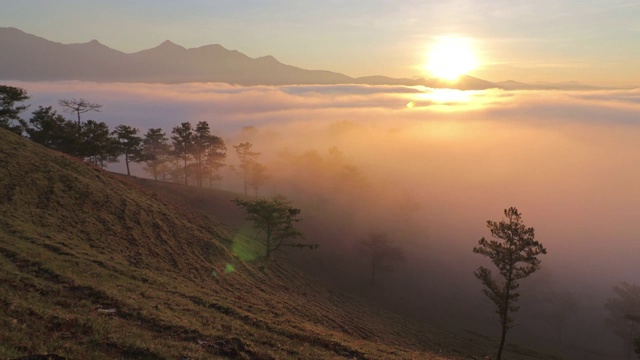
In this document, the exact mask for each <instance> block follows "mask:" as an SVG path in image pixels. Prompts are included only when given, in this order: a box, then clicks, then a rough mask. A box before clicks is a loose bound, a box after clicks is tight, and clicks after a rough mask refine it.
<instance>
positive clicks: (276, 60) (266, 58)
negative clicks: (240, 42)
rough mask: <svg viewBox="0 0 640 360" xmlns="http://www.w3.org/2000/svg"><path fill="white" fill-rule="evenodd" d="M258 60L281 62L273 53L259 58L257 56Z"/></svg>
mask: <svg viewBox="0 0 640 360" xmlns="http://www.w3.org/2000/svg"><path fill="white" fill-rule="evenodd" d="M256 60H258V61H261V62H266V63H278V64H279V63H280V61H278V59H276V58H274V57H273V56H271V55H266V56H260V57H259V58H256Z"/></svg>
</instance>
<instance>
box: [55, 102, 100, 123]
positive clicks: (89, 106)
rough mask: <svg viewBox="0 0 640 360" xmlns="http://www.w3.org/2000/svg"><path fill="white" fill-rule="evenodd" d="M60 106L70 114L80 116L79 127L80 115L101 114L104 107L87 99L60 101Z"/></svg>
mask: <svg viewBox="0 0 640 360" xmlns="http://www.w3.org/2000/svg"><path fill="white" fill-rule="evenodd" d="M58 104H60V106H62V107H63V108H64V111H66V112H70V113H76V115H77V116H78V125H80V115H81V114H84V113H88V112H90V111H95V112H100V108H102V105H100V104H94V103H90V102H88V101H87V100H85V99H82V98H80V99H75V98H74V99H71V100H65V99H63V100H60V101H58Z"/></svg>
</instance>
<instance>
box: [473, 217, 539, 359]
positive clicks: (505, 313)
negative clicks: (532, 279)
mask: <svg viewBox="0 0 640 360" xmlns="http://www.w3.org/2000/svg"><path fill="white" fill-rule="evenodd" d="M504 215H505V217H506V220H501V221H499V222H495V221H491V220H489V221H487V227H488V228H489V231H491V235H492V236H493V237H494V238H496V239H497V240H486V239H485V238H484V237H483V238H482V239H480V241H479V245H480V246H478V247H474V248H473V252H474V253H476V254H481V255H484V256H487V257H488V258H489V259H491V262H492V263H493V264H494V265H495V266H496V267H497V268H498V271H499V273H500V277H502V279H503V281H497V280H496V279H494V277H493V274H492V273H491V270H489V269H487V268H485V267H484V266H481V267H480V268H478V270H476V272H475V276H476V277H477V278H478V279H479V280H480V282H482V284H483V285H484V286H485V287H486V289H483V290H482V292H483V293H484V294H485V295H486V296H487V297H489V299H491V301H492V302H493V303H494V304H495V305H496V308H497V309H496V313H497V314H498V315H499V316H500V327H501V328H502V333H501V336H500V347H499V348H498V355H497V357H496V358H497V359H498V360H501V359H502V351H503V349H504V344H505V339H506V335H507V331H508V330H509V329H510V328H512V327H513V323H514V319H513V318H512V317H511V315H510V314H511V313H513V312H516V311H518V309H519V306H517V305H516V304H515V303H516V302H517V301H518V298H519V297H520V293H519V292H518V291H517V290H518V287H519V286H520V284H519V281H520V280H521V279H524V278H526V277H528V276H529V275H531V274H532V273H534V272H535V271H536V270H538V269H540V259H538V255H540V254H546V253H547V250H546V249H545V248H544V247H543V246H542V244H540V243H539V242H538V241H536V240H535V238H534V229H533V228H532V227H530V228H528V227H526V226H525V225H524V224H523V223H522V215H521V214H520V213H519V212H518V209H516V208H515V207H511V208H509V209H506V210H505V211H504Z"/></svg>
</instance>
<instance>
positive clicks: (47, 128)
mask: <svg viewBox="0 0 640 360" xmlns="http://www.w3.org/2000/svg"><path fill="white" fill-rule="evenodd" d="M24 130H25V132H26V133H27V136H29V139H31V141H33V142H35V143H38V144H41V145H44V146H46V147H48V148H50V149H54V150H58V151H62V152H65V153H67V154H71V155H75V156H81V155H82V154H80V152H79V151H80V149H79V147H80V127H79V126H78V125H77V124H76V123H75V122H74V121H71V120H67V119H65V117H64V116H62V115H59V114H58V113H57V112H56V111H55V110H53V109H52V107H51V106H47V107H42V106H40V107H38V110H35V111H34V112H33V113H32V116H31V118H30V119H29V123H28V124H25V125H24Z"/></svg>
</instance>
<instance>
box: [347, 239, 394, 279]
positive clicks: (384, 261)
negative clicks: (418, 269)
mask: <svg viewBox="0 0 640 360" xmlns="http://www.w3.org/2000/svg"><path fill="white" fill-rule="evenodd" d="M358 245H359V250H360V255H361V256H365V257H367V258H369V259H370V261H371V285H375V283H376V273H378V272H379V271H392V270H393V269H394V267H393V266H394V265H395V264H396V263H398V262H400V261H402V260H404V253H403V252H402V249H400V248H399V247H398V246H396V245H395V244H394V243H393V242H392V241H391V240H389V238H388V236H387V234H384V233H376V234H371V235H369V237H368V238H366V239H363V240H360V242H359V243H358Z"/></svg>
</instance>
